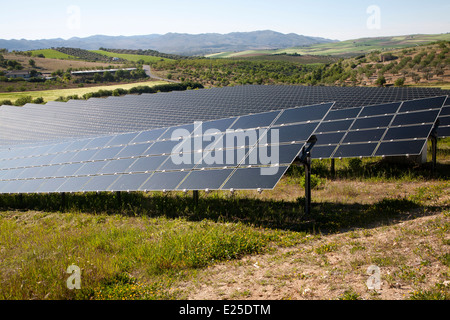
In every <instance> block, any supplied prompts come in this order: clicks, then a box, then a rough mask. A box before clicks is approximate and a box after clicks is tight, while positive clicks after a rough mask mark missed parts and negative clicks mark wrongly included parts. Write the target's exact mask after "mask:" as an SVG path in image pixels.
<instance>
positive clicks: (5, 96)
mask: <svg viewBox="0 0 450 320" xmlns="http://www.w3.org/2000/svg"><path fill="white" fill-rule="evenodd" d="M165 83H167V82H164V81H144V82H134V83H125V84H116V85H108V86H94V87H84V88H75V89H57V90H44V91H27V92H5V93H0V101H2V100H10V101H11V102H12V103H14V101H16V100H17V99H19V98H23V97H27V96H31V97H32V99H36V98H40V97H41V98H43V99H44V101H54V100H56V99H58V98H59V97H67V96H73V95H78V96H82V95H84V94H86V93H90V92H96V91H99V90H115V89H118V88H121V89H131V88H133V87H137V86H156V85H160V84H165Z"/></svg>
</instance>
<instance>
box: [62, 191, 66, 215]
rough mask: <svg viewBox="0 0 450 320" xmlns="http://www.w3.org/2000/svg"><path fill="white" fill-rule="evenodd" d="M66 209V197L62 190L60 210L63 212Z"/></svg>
mask: <svg viewBox="0 0 450 320" xmlns="http://www.w3.org/2000/svg"><path fill="white" fill-rule="evenodd" d="M66 209H67V197H66V193H65V192H63V193H61V211H62V212H65V211H66Z"/></svg>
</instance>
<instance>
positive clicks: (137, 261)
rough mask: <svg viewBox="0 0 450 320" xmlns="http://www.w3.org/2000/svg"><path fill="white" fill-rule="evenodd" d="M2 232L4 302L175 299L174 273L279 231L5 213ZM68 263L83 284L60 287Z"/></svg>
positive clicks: (249, 248)
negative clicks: (21, 300) (75, 268)
mask: <svg viewBox="0 0 450 320" xmlns="http://www.w3.org/2000/svg"><path fill="white" fill-rule="evenodd" d="M0 231H1V232H0V245H1V247H2V251H1V252H0V259H1V261H2V270H1V272H0V283H1V284H2V285H1V286H0V299H8V300H12V299H91V298H93V299H137V298H140V299H170V298H177V297H178V295H177V292H176V290H175V291H173V290H171V284H172V283H173V281H175V280H176V279H177V278H179V277H180V275H181V276H182V275H183V274H185V273H186V272H193V271H194V270H195V269H198V268H204V267H207V266H209V265H212V264H214V263H216V262H219V261H227V260H231V259H237V258H240V257H242V256H244V255H249V254H256V253H261V252H264V251H265V250H267V249H268V245H269V244H270V243H271V242H273V241H277V239H279V238H281V237H282V236H283V232H274V231H270V230H264V229H260V228H254V227H251V226H247V225H244V224H242V223H220V222H211V221H206V220H205V221H201V222H190V221H187V220H186V219H183V218H179V219H167V218H163V217H161V218H149V217H145V216H142V217H126V216H122V215H104V214H101V215H89V214H82V213H65V214H61V213H43V212H29V213H21V212H9V211H6V212H0ZM277 237H278V238H277ZM299 237H302V235H300V236H299ZM71 265H76V266H78V267H80V269H81V281H82V282H81V283H82V289H81V290H73V291H71V290H69V289H67V287H66V280H67V279H68V278H69V275H68V274H67V273H66V270H67V268H68V267H69V266H71Z"/></svg>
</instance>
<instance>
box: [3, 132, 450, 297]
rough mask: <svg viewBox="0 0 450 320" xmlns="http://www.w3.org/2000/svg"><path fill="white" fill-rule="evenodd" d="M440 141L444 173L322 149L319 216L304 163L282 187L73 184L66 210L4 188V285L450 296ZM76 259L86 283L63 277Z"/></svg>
mask: <svg viewBox="0 0 450 320" xmlns="http://www.w3.org/2000/svg"><path fill="white" fill-rule="evenodd" d="M439 148H440V152H439V153H438V161H439V166H438V171H437V173H436V175H434V176H433V175H431V174H430V172H429V166H423V167H415V166H409V167H395V166H394V167H393V166H384V167H383V166H381V167H378V169H377V170H376V171H370V170H371V168H372V167H373V166H374V165H380V164H379V163H378V162H377V160H374V159H365V160H364V161H363V162H362V163H360V164H359V166H355V165H354V164H351V162H350V161H347V160H342V161H338V162H337V163H336V169H337V172H336V177H335V178H330V176H329V173H327V172H326V169H325V168H326V167H327V166H328V163H327V162H326V161H325V162H320V161H318V162H317V163H315V164H313V172H314V173H315V175H316V177H317V178H318V180H319V183H317V184H316V188H315V189H314V190H313V194H312V196H313V211H312V213H311V215H309V216H305V215H304V213H303V210H302V207H303V198H302V197H301V196H302V194H303V193H304V190H303V188H302V187H301V186H300V185H301V177H302V174H301V172H298V171H296V170H295V169H294V168H292V170H291V171H290V172H289V173H288V175H287V176H285V177H284V178H283V179H282V181H281V183H280V184H279V185H278V186H277V187H276V188H275V189H274V190H273V191H267V192H263V193H262V194H258V193H257V192H252V191H246V192H244V191H242V192H238V193H236V194H234V195H233V196H232V195H231V194H229V193H226V192H224V193H211V194H209V195H206V194H203V193H201V197H200V201H199V204H198V206H194V204H193V201H192V198H191V195H190V194H183V193H169V194H162V193H153V194H143V193H123V194H122V197H121V200H120V201H118V198H117V197H116V195H115V194H107V193H99V194H86V195H78V194H72V195H68V198H67V207H66V208H65V209H63V211H61V210H62V209H61V206H60V203H61V202H60V201H61V199H60V198H59V195H49V196H45V195H44V196H39V195H29V196H27V195H23V196H22V197H21V198H19V197H17V196H13V195H3V196H1V197H0V206H1V207H2V208H3V209H2V211H0V231H1V232H0V246H1V248H2V250H1V251H0V258H1V260H2V269H1V271H0V283H1V286H0V298H1V299H95V300H110V299H113V300H116V299H129V300H135V299H136V300H140V299H164V300H165V299H177V300H179V299H197V300H208V299H218V300H222V299H223V300H246V299H249V300H282V299H293V300H318V299H321V300H357V299H358V300H360V299H365V300H409V299H413V300H414V299H420V300H421V299H434V300H436V299H439V300H442V299H447V300H448V299H449V298H450V285H449V281H450V277H449V268H450V260H449V259H450V256H449V253H448V252H449V251H448V248H449V246H450V239H449V227H450V211H449V205H450V197H449V195H450V184H449V182H448V177H449V172H448V165H449V162H448V161H449V154H450V153H449V150H450V141H449V139H445V140H441V141H440V143H439ZM377 163H378V164H377ZM375 172H376V173H375ZM439 177H440V178H439ZM72 264H73V265H76V266H78V267H80V269H81V281H82V282H81V289H80V290H69V289H67V287H66V280H67V278H68V276H69V275H68V274H67V273H66V269H67V268H68V267H69V266H71V265H72ZM371 265H376V266H377V267H379V269H380V276H381V287H380V289H377V290H369V289H368V288H367V286H366V283H367V280H368V278H369V275H368V274H367V269H368V267H369V266H371ZM23 283H26V284H27V285H23Z"/></svg>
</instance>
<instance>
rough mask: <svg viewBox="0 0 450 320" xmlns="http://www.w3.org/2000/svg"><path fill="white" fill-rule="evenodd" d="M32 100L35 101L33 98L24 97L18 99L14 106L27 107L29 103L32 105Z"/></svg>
mask: <svg viewBox="0 0 450 320" xmlns="http://www.w3.org/2000/svg"><path fill="white" fill-rule="evenodd" d="M32 100H33V98H32V97H31V96H26V97H22V98H19V99H17V100H16V101H15V102H14V105H15V106H17V107H20V106H23V105H25V104H27V103H31V102H32Z"/></svg>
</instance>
